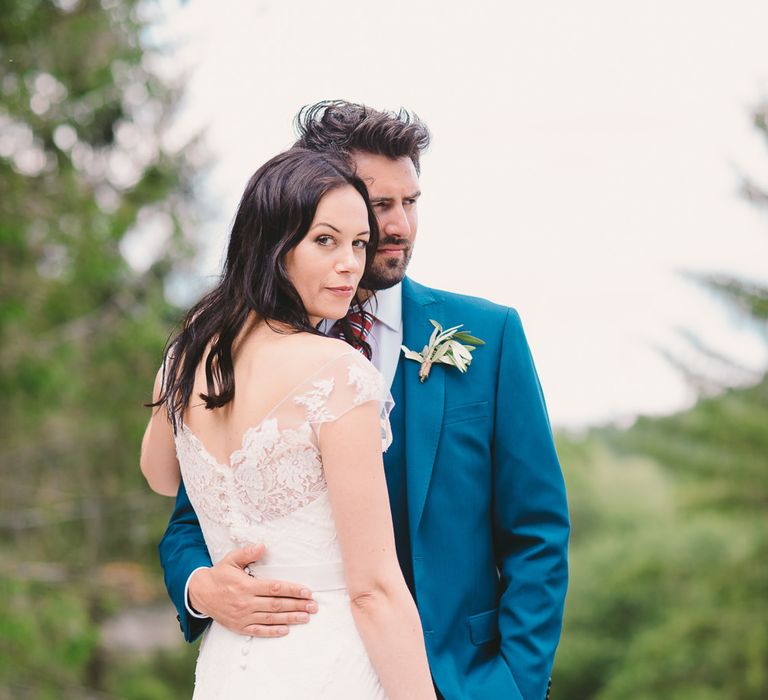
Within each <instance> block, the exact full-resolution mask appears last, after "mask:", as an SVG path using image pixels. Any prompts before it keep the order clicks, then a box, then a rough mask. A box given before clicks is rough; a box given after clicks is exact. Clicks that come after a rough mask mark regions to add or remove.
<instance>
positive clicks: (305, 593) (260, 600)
mask: <svg viewBox="0 0 768 700" xmlns="http://www.w3.org/2000/svg"><path fill="white" fill-rule="evenodd" d="M159 549H160V563H161V564H162V567H163V573H164V576H165V587H166V588H167V590H168V595H169V596H170V598H171V600H172V601H173V604H174V605H175V606H176V610H177V611H178V619H179V623H180V625H181V630H182V632H183V633H184V639H186V640H187V641H188V642H193V641H195V639H197V638H198V637H199V636H200V634H202V632H203V631H204V630H205V628H206V627H207V626H208V624H209V623H210V621H211V619H214V620H216V622H218V623H219V624H221V625H224V627H227V628H228V629H230V630H232V631H233V632H235V633H237V634H244V635H250V636H256V637H279V636H283V635H285V634H288V625H295V624H303V623H306V622H308V621H309V614H311V613H315V612H317V603H316V602H315V601H314V600H312V593H311V591H309V590H308V589H307V588H305V587H304V586H302V585H301V584H297V583H290V582H287V581H274V580H271V579H257V578H253V577H252V576H250V575H249V574H248V573H247V572H246V570H245V567H246V566H247V565H248V564H250V563H252V562H254V561H256V560H258V559H259V558H260V557H261V556H262V555H263V554H264V545H258V546H249V547H243V548H241V549H236V550H234V551H232V552H230V553H229V554H228V555H227V556H225V557H224V558H223V559H222V560H221V561H219V562H216V564H215V565H212V563H211V558H210V555H209V554H208V548H207V547H206V545H205V539H204V538H203V532H202V530H201V529H200V522H199V521H198V519H197V514H196V513H195V510H194V508H193V507H192V504H191V503H190V501H189V497H188V496H187V491H186V489H185V488H184V482H183V481H182V483H181V484H180V485H179V492H178V494H177V496H176V506H175V508H174V511H173V514H172V515H171V520H170V522H169V523H168V527H167V529H166V531H165V534H164V535H163V539H162V540H161V541H160V545H159ZM187 593H188V594H189V600H187ZM188 604H191V605H192V606H194V608H195V609H196V610H197V611H199V613H202V614H204V615H207V617H204V618H199V617H195V616H194V615H193V614H192V613H191V612H190V610H189V607H188Z"/></svg>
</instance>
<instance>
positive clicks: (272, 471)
mask: <svg viewBox="0 0 768 700" xmlns="http://www.w3.org/2000/svg"><path fill="white" fill-rule="evenodd" d="M377 240H378V228H377V224H376V219H375V217H374V214H373V210H372V209H371V206H370V203H369V201H368V194H367V191H366V188H365V185H364V184H363V183H362V181H361V180H359V179H358V178H357V177H356V176H355V175H354V174H353V173H352V172H351V170H350V169H349V166H348V165H347V164H346V163H345V162H344V161H342V160H337V159H336V158H335V157H333V156H329V155H328V154H321V153H315V152H311V151H306V150H302V149H292V150H290V151H287V152H285V153H282V154H280V155H278V156H276V157H275V158H273V159H272V160H270V161H269V162H267V163H266V164H265V165H264V166H262V167H261V168H260V169H259V170H258V171H257V172H256V173H255V174H254V175H253V177H252V178H251V180H250V182H249V183H248V186H247V187H246V190H245V193H244V194H243V197H242V200H241V201H240V205H239V208H238V212H237V216H236V218H235V221H234V224H233V227H232V233H231V237H230V241H229V248H228V251H227V258H226V263H225V266H224V272H223V275H222V277H221V280H220V282H219V284H218V285H217V286H216V288H215V289H213V291H211V292H210V293H208V294H207V295H206V296H205V297H203V299H202V300H201V301H200V302H198V303H197V304H196V305H195V306H194V307H193V308H192V309H191V310H190V312H189V313H188V314H187V316H186V318H185V320H184V323H183V327H182V330H181V331H180V332H179V334H178V335H177V336H176V337H175V338H174V339H173V340H172V341H171V343H170V344H169V347H168V349H167V350H166V354H165V358H164V362H163V367H162V368H161V370H160V371H159V372H158V377H157V380H156V382H155V390H154V398H153V401H154V404H153V405H154V406H155V410H154V412H153V415H152V418H151V419H150V421H149V425H148V426H147V430H146V433H145V436H144V441H143V443H142V454H141V469H142V472H143V473H144V475H145V477H146V478H147V481H148V482H149V484H150V486H151V487H152V488H153V489H154V490H155V491H157V492H158V493H161V494H164V495H168V496H172V495H175V494H176V491H177V488H178V485H179V479H180V478H182V477H183V479H184V483H185V485H186V488H187V492H188V493H189V497H190V499H191V501H192V505H193V506H194V508H195V511H196V513H197V515H198V517H199V519H200V524H201V527H202V530H203V533H204V535H205V541H206V545H207V547H208V550H209V552H210V555H211V558H212V560H213V561H214V562H216V561H219V560H220V559H221V558H222V557H224V556H225V555H226V554H227V553H228V552H230V551H232V550H233V549H235V548H238V547H242V546H243V545H245V544H249V543H262V542H263V543H265V544H266V545H267V552H268V554H267V555H266V556H265V557H264V558H262V559H260V560H259V561H258V562H254V563H253V564H251V565H250V567H249V573H251V575H253V576H256V577H265V578H272V579H285V580H299V581H303V582H305V583H306V584H307V585H309V586H311V587H312V594H313V596H314V599H315V600H316V601H317V603H318V606H319V610H318V612H317V613H316V614H315V615H313V617H312V620H311V622H310V623H309V624H306V625H298V626H294V627H291V628H290V632H289V633H286V634H284V636H282V637H281V638H279V639H264V638H257V637H244V636H240V635H237V634H235V633H233V632H231V631H229V630H228V629H226V628H224V627H222V626H221V625H218V624H217V623H216V622H213V624H212V625H211V627H210V628H209V630H208V632H207V634H206V636H205V638H204V639H203V642H202V644H201V646H200V654H199V658H198V661H197V669H196V682H195V694H194V697H195V698H196V699H198V700H203V699H206V698H238V699H239V698H248V697H264V698H355V699H365V698H384V697H389V698H392V699H396V698H434V697H435V692H434V688H433V685H432V681H431V678H430V674H429V668H428V666H427V657H426V652H425V649H424V639H423V636H422V631H421V625H420V622H419V618H418V614H417V611H416V606H415V604H414V602H413V599H412V598H411V595H410V593H409V591H408V589H407V587H406V584H405V581H404V580H403V576H402V573H401V571H400V567H399V565H398V562H397V556H396V553H395V544H394V536H393V532H392V520H391V515H390V509H389V501H388V498H387V492H386V482H385V478H384V468H383V463H382V455H381V453H382V450H383V449H386V447H387V445H388V443H389V441H390V440H391V438H390V437H389V423H388V420H387V413H388V408H389V406H387V399H388V393H387V390H386V388H385V385H384V381H383V379H382V377H381V375H380V374H379V373H378V371H377V370H376V369H375V368H374V367H373V365H372V364H371V363H370V362H369V361H368V359H367V357H369V356H370V348H369V347H368V344H367V342H366V341H365V323H357V324H354V325H353V323H352V322H351V320H350V317H349V316H348V315H347V313H348V311H350V309H351V312H352V314H351V316H352V318H353V319H354V314H355V313H357V314H358V316H357V319H358V321H364V320H365V316H364V315H362V318H361V312H362V307H361V298H360V297H359V296H358V293H357V287H358V283H359V282H360V280H361V278H362V277H363V274H364V272H365V271H366V269H367V267H368V266H369V265H370V263H371V261H372V258H373V254H374V252H375V250H376V244H377ZM322 319H340V322H339V324H338V325H339V326H340V334H341V335H340V337H342V338H346V339H348V340H349V343H348V342H345V341H344V340H340V339H333V338H328V337H326V336H324V335H322V334H321V333H319V331H317V330H316V327H317V325H318V324H319V322H320V321H321V320H322ZM361 326H362V328H361Z"/></svg>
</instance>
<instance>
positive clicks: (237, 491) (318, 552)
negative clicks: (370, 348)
mask: <svg viewBox="0 0 768 700" xmlns="http://www.w3.org/2000/svg"><path fill="white" fill-rule="evenodd" d="M234 370H235V386H236V391H235V397H234V399H233V400H232V401H231V402H230V403H229V404H227V406H225V407H223V408H219V409H215V410H212V411H211V410H207V409H205V408H204V406H203V405H202V404H201V403H197V402H193V403H192V404H191V407H190V409H189V410H188V411H187V416H185V421H184V425H183V427H182V428H181V429H180V430H179V432H178V434H177V436H176V449H177V455H178V458H179V464H180V467H181V471H182V476H183V478H184V483H185V485H186V488H187V492H188V494H189V497H190V500H191V502H192V504H193V506H194V507H195V511H196V512H197V514H198V517H199V518H200V523H201V526H202V529H203V533H204V534H205V537H206V542H207V544H208V547H209V549H210V550H211V555H212V559H213V561H214V563H215V562H216V561H218V560H219V559H221V557H223V556H224V555H225V554H226V553H227V552H229V551H231V550H232V549H235V548H237V547H240V546H243V545H244V544H248V543H262V542H263V543H264V544H265V545H266V546H267V554H266V556H265V557H264V558H263V559H262V561H261V562H260V565H269V566H275V565H279V566H281V567H282V566H293V565H295V566H304V565H310V564H315V563H321V562H334V563H340V562H341V554H340V552H339V549H338V543H337V541H336V537H335V531H334V524H333V517H332V513H331V509H330V502H329V499H328V488H327V484H326V480H325V476H324V473H323V468H322V459H321V454H320V443H319V435H320V430H321V427H322V425H323V423H327V422H330V421H334V420H336V419H337V418H340V417H341V416H342V415H344V414H345V413H346V412H348V411H349V410H351V409H352V408H354V407H355V406H358V405H361V404H362V403H365V402H367V401H379V402H382V404H383V402H384V401H385V398H386V396H387V391H386V389H385V386H384V382H383V379H382V377H381V375H380V374H379V373H378V371H377V370H376V369H375V368H374V367H373V366H372V365H371V364H370V363H369V362H368V361H367V360H366V359H365V358H364V357H362V355H361V354H360V353H359V352H357V351H355V350H353V349H352V348H351V347H350V346H349V345H347V344H346V343H343V342H341V341H337V340H331V339H328V338H325V337H315V336H311V335H309V334H306V333H300V334H279V333H276V332H274V331H272V330H270V329H269V327H267V326H266V324H262V325H261V326H260V327H259V328H258V329H256V330H254V331H253V332H251V333H250V334H249V335H248V337H247V338H246V339H245V341H244V342H243V343H242V344H241V346H240V347H239V348H238V350H237V353H236V357H235V361H234ZM204 390H205V377H204V373H203V369H202V368H199V369H198V375H197V377H196V381H195V390H194V393H193V396H197V395H199V394H200V392H202V391H204ZM382 425H383V426H384V425H386V419H384V418H383V419H382ZM382 430H383V434H384V435H386V434H387V429H386V428H384V427H383V428H382ZM382 447H383V448H386V444H384V445H382Z"/></svg>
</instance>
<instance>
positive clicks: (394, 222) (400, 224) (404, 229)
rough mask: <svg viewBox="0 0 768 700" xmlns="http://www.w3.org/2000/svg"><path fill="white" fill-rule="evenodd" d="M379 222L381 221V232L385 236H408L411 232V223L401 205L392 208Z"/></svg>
mask: <svg viewBox="0 0 768 700" xmlns="http://www.w3.org/2000/svg"><path fill="white" fill-rule="evenodd" d="M381 223H383V226H382V227H381V229H382V232H383V233H384V235H386V236H398V237H408V236H410V234H411V225H410V223H409V222H408V217H407V216H406V214H405V209H403V207H396V208H393V210H392V211H390V212H388V214H387V217H386V219H385V220H384V221H383V222H381Z"/></svg>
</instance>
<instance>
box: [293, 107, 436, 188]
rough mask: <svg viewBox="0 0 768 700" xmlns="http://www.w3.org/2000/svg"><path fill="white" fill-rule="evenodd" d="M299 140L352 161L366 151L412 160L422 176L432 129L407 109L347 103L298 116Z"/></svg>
mask: <svg viewBox="0 0 768 700" xmlns="http://www.w3.org/2000/svg"><path fill="white" fill-rule="evenodd" d="M295 124H296V131H297V133H298V136H299V139H298V141H296V143H295V144H294V145H295V146H299V147H301V148H309V149H311V150H313V151H336V152H338V153H340V154H341V155H342V156H343V157H344V158H347V159H349V156H350V154H351V153H353V152H355V151H363V152H365V153H374V154H376V155H380V156H387V157H388V158H403V157H408V158H410V159H411V161H413V165H414V167H415V168H416V172H417V173H418V172H420V167H419V157H420V156H421V154H422V152H423V151H424V150H425V149H426V148H427V146H429V139H430V137H429V129H427V126H426V124H424V122H423V121H421V119H419V117H418V116H417V115H416V114H414V113H413V112H409V111H408V110H407V109H405V108H401V109H400V110H399V111H398V112H380V111H379V110H377V109H372V108H371V107H366V106H365V105H360V104H355V103H354V102H346V101H345V100H324V101H322V102H317V103H316V104H313V105H306V106H305V107H302V108H301V109H300V110H299V113H298V114H297V115H296V121H295Z"/></svg>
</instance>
